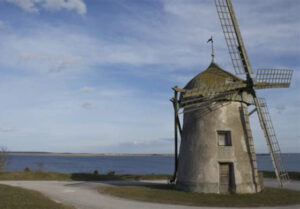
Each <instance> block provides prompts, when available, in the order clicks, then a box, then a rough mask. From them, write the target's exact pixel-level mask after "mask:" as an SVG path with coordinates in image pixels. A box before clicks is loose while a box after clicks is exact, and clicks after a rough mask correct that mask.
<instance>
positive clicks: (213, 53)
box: [207, 36, 215, 62]
mask: <svg viewBox="0 0 300 209" xmlns="http://www.w3.org/2000/svg"><path fill="white" fill-rule="evenodd" d="M209 42H211V58H212V62H215V51H214V39H213V37H212V36H211V38H210V39H208V41H207V43H209Z"/></svg>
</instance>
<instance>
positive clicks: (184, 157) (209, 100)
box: [171, 0, 293, 193]
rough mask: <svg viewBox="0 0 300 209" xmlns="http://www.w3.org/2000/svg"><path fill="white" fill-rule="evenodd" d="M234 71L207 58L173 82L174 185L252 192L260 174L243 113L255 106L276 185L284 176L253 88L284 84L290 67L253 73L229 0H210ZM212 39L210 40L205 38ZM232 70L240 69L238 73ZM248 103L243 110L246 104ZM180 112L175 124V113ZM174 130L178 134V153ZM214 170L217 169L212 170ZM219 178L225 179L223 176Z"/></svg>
mask: <svg viewBox="0 0 300 209" xmlns="http://www.w3.org/2000/svg"><path fill="white" fill-rule="evenodd" d="M215 5H216V9H217V13H218V16H219V19H220V22H221V26H222V30H223V33H224V36H225V40H226V44H227V47H228V52H229V55H230V58H231V61H232V65H233V68H234V70H235V73H236V75H232V74H230V73H229V72H227V71H225V70H223V69H222V68H220V67H219V66H218V65H217V64H216V63H214V53H213V47H212V58H213V61H212V63H211V65H210V66H209V67H208V69H207V70H205V71H204V72H202V73H200V74H198V75H197V76H196V77H194V78H193V79H192V80H191V81H190V82H189V83H188V84H187V85H186V87H184V88H178V87H177V86H175V87H174V88H173V90H174V97H173V98H172V99H171V101H172V103H173V107H174V129H175V132H174V135H175V136H174V139H175V171H174V175H173V179H172V180H171V181H173V182H175V181H176V187H177V188H179V189H183V190H187V191H194V192H205V193H228V192H236V193H255V192H259V191H261V184H262V182H261V181H262V180H261V177H260V176H259V174H258V171H257V162H256V155H255V151H254V144H253V136H252V132H251V128H250V123H249V117H250V116H251V115H252V114H253V113H254V112H257V115H258V119H259V122H260V126H261V128H262V130H263V133H264V136H265V139H266V142H267V147H268V149H269V154H270V156H271V159H272V163H273V166H274V170H275V173H276V177H277V180H278V183H279V185H280V186H281V187H282V186H283V183H284V182H287V181H288V180H289V176H288V173H287V170H286V168H285V165H284V162H283V159H282V155H281V151H280V147H279V143H278V140H277V137H276V135H275V130H274V127H273V124H272V121H271V117H270V113H269V111H268V107H267V104H266V101H265V99H264V98H259V97H258V94H257V90H260V89H268V88H288V87H289V86H290V82H291V78H292V74H293V70H288V69H259V70H257V74H256V77H253V76H252V74H253V70H252V67H251V64H250V61H249V58H248V55H247V52H246V48H245V46H244V42H243V39H242V35H241V32H240V29H239V26H238V22H237V19H236V16H235V13H234V10H233V6H232V3H231V0H215ZM210 41H211V42H212V44H213V40H212V38H211V40H210ZM237 75H244V76H245V77H246V79H241V78H239V77H237ZM250 106H254V109H253V110H252V111H250V112H248V107H250ZM180 113H182V114H183V115H184V119H183V127H181V124H180V119H179V114H180ZM178 132H179V134H180V136H181V146H180V153H179V157H178ZM216 173H218V174H216ZM224 179H225V180H224Z"/></svg>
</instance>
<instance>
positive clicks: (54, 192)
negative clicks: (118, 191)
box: [0, 179, 300, 209]
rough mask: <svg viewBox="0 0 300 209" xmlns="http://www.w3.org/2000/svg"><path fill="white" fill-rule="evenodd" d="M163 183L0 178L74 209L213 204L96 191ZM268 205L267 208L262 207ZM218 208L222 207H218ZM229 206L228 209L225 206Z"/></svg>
mask: <svg viewBox="0 0 300 209" xmlns="http://www.w3.org/2000/svg"><path fill="white" fill-rule="evenodd" d="M154 183H162V181H143V182H136V181H125V182H124V181H113V182H80V181H72V182H64V181H0V184H6V185H12V186H19V187H23V188H27V189H32V190H37V191H39V192H41V193H43V194H45V195H46V196H48V197H49V198H51V199H53V200H55V201H57V202H62V203H65V204H69V205H73V206H75V207H76V208H77V209H196V208H198V209H199V208H202V209H205V208H208V209H214V208H213V207H191V206H180V205H169V204H156V203H146V202H138V201H133V200H126V199H121V198H116V197H111V196H107V195H103V194H100V193H98V192H97V190H96V188H97V187H99V186H107V185H113V184H115V185H120V184H123V185H124V184H128V185H134V184H154ZM265 185H266V186H273V187H274V186H277V184H276V181H274V180H271V179H267V180H265ZM287 188H290V189H295V190H300V182H299V181H297V182H291V183H290V184H289V185H288V186H287ZM264 208H267V207H264ZM271 208H273V209H275V208H276V209H277V208H278V209H279V208H280V209H281V208H282V209H283V208H293V209H294V208H295V209H296V208H300V205H295V206H288V207H287V206H285V207H271ZM217 209H221V208H217ZM226 209H228V208H226ZM261 209H262V208H261Z"/></svg>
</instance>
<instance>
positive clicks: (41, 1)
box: [6, 0, 87, 15]
mask: <svg viewBox="0 0 300 209" xmlns="http://www.w3.org/2000/svg"><path fill="white" fill-rule="evenodd" d="M6 1H7V2H9V3H13V4H15V5H17V6H18V7H20V8H22V9H24V10H25V11H27V12H39V11H40V8H44V9H46V10H48V11H59V10H62V9H66V10H74V11H76V12H77V13H78V14H80V15H84V14H86V10H87V9H86V5H85V3H84V1H83V0H6Z"/></svg>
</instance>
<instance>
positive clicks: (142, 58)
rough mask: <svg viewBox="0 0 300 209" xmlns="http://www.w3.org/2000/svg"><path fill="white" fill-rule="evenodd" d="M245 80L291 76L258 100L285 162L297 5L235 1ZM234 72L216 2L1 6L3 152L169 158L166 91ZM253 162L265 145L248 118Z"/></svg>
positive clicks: (295, 118) (289, 145) (295, 132)
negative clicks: (263, 71)
mask: <svg viewBox="0 0 300 209" xmlns="http://www.w3.org/2000/svg"><path fill="white" fill-rule="evenodd" d="M233 4H234V7H235V10H236V14H237V17H238V20H239V24H240V27H241V31H242V34H243V37H244V41H245V44H246V47H247V50H248V54H249V57H250V60H251V63H252V66H253V68H254V69H257V68H269V67H274V68H291V69H294V70H295V73H294V76H293V81H292V86H291V88H290V89H273V90H264V91H260V95H261V96H264V97H266V99H267V101H268V104H269V109H270V111H271V114H272V118H273V123H274V126H275V128H276V132H277V135H278V139H279V142H280V145H281V148H282V151H283V152H299V150H300V129H299V128H300V121H299V118H300V113H299V110H300V108H299V107H300V94H299V90H300V86H299V85H300V84H299V81H300V73H299V70H300V68H299V67H300V55H299V53H300V47H299V46H300V15H299V10H300V1H299V0H285V1H283V0H264V1H260V0H251V1H250V0H248V1H237V0H233ZM211 35H213V36H214V39H215V45H216V62H217V63H218V64H219V65H220V66H222V67H223V68H224V69H227V70H228V71H231V72H233V71H232V66H231V63H230V58H229V56H228V54H227V48H226V45H225V41H224V38H223V34H222V32H221V27H220V24H219V22H218V19H217V14H216V10H215V7H214V3H213V0H202V1H197V0H97V1H96V0H68V1H63V0H22V1H18V0H0V95H1V104H0V107H1V111H0V145H4V146H6V147H7V148H8V149H9V150H14V151H53V152H93V153H98V152H99V153H101V152H105V153H171V152H172V151H173V141H172V134H173V121H172V120H173V115H172V105H171V103H170V102H169V99H170V98H171V97H172V90H171V87H173V86H175V85H178V86H180V87H183V86H184V85H185V84H186V83H187V82H188V81H189V80H190V79H191V78H192V77H193V76H194V75H196V74H198V73H199V72H201V71H203V70H205V68H206V67H207V66H208V65H209V64H210V60H211V58H210V46H209V45H208V44H207V43H206V41H207V40H208V38H209V37H210V36H211ZM251 121H252V128H253V132H254V137H255V146H256V150H257V152H266V150H267V148H266V144H265V140H264V138H263V135H262V132H261V130H260V127H259V124H258V122H257V119H256V115H254V116H252V118H251Z"/></svg>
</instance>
